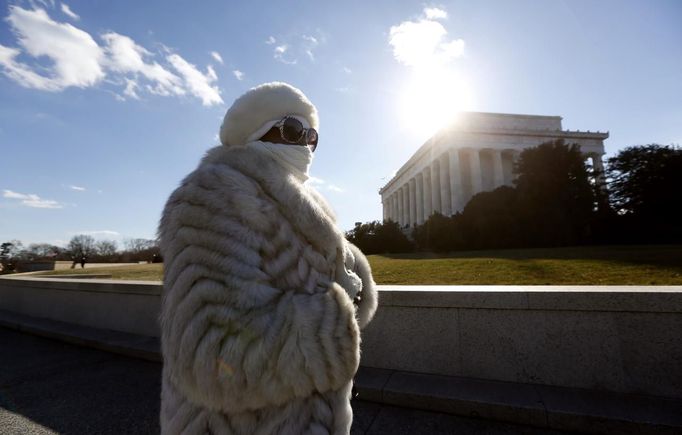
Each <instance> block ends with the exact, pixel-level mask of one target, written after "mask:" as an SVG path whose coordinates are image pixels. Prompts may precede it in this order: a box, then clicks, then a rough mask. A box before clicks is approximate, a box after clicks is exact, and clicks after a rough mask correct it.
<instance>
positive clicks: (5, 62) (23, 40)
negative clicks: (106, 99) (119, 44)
mask: <svg viewBox="0 0 682 435" xmlns="http://www.w3.org/2000/svg"><path fill="white" fill-rule="evenodd" d="M7 21H8V22H9V24H10V27H11V29H12V33H14V35H15V37H16V38H17V42H18V44H19V46H20V47H21V49H23V51H25V52H26V53H27V54H29V55H31V56H32V57H34V58H39V57H43V56H44V57H47V58H48V59H50V61H51V62H52V65H50V66H49V67H47V68H41V67H37V66H36V69H39V70H40V69H46V70H47V75H43V74H39V73H37V72H35V71H34V69H33V68H31V66H29V65H27V64H25V63H22V62H19V61H17V60H16V57H17V56H18V55H19V54H20V53H21V52H22V50H20V49H16V48H10V47H5V46H2V45H0V66H2V68H3V72H4V73H5V74H6V75H7V76H8V77H10V78H11V79H13V80H15V81H16V82H17V83H19V84H20V85H22V86H24V87H27V88H34V89H40V90H44V91H60V90H62V89H64V88H67V87H69V86H75V87H80V88H85V87H89V86H93V85H95V84H96V83H97V82H99V81H100V80H102V79H103V78H104V75H105V73H104V71H103V69H102V66H101V62H102V58H103V53H102V50H101V49H100V47H99V46H98V45H97V43H96V42H95V40H94V39H92V37H91V36H90V35H89V34H88V33H87V32H84V31H83V30H80V29H78V28H76V27H74V26H72V25H71V24H66V23H58V22H56V21H53V20H52V19H51V18H50V17H49V16H48V15H47V12H45V11H44V10H43V9H36V10H26V9H22V8H20V7H18V6H10V8H9V16H8V17H7Z"/></svg>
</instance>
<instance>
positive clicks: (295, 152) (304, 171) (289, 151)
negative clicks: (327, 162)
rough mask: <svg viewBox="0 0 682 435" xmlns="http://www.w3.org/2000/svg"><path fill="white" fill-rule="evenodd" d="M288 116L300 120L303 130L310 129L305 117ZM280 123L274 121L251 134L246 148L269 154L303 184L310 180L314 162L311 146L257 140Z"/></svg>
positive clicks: (266, 123) (268, 122)
mask: <svg viewBox="0 0 682 435" xmlns="http://www.w3.org/2000/svg"><path fill="white" fill-rule="evenodd" d="M287 116H291V117H292V118H296V119H298V120H299V121H300V122H301V124H302V125H303V128H310V123H309V122H308V120H307V119H305V118H304V117H302V116H297V115H287ZM278 121H279V120H277V119H273V120H270V121H267V122H265V123H264V124H263V125H261V126H260V128H258V129H257V130H256V131H254V132H253V133H251V135H250V136H249V137H248V139H247V141H248V143H247V144H246V146H249V147H252V148H255V149H257V150H259V151H261V152H263V153H265V154H268V155H269V156H271V157H272V158H273V159H275V160H276V161H277V163H279V164H280V165H282V166H284V168H286V170H287V171H288V172H289V173H291V174H293V175H294V176H295V177H296V178H298V179H299V180H301V183H303V182H305V181H306V180H308V178H309V175H308V169H309V168H310V163H311V162H312V161H313V152H312V151H311V150H310V147H309V146H307V145H306V146H302V145H295V144H291V145H288V144H281V143H272V142H263V141H260V140H257V139H259V138H261V137H263V135H264V134H265V133H267V132H268V130H270V129H271V128H272V127H273V126H274V125H275V124H276V123H277V122H278Z"/></svg>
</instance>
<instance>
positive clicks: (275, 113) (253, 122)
mask: <svg viewBox="0 0 682 435" xmlns="http://www.w3.org/2000/svg"><path fill="white" fill-rule="evenodd" d="M285 115H295V116H296V117H297V118H299V119H301V118H302V120H305V121H307V124H309V126H310V127H312V128H314V129H316V130H317V129H318V126H319V123H318V119H317V109H316V108H315V106H314V105H313V103H311V102H310V100H308V98H306V96H305V95H303V92H301V91H300V90H298V89H296V88H295V87H293V86H291V85H289V84H287V83H282V82H272V83H265V84H262V85H260V86H256V87H255V88H252V89H250V90H249V91H247V92H246V93H245V94H244V95H242V96H241V97H239V98H237V99H236V100H235V101H234V103H232V107H230V108H229V109H227V113H225V118H224V119H223V125H222V126H220V142H222V144H223V145H227V146H243V145H245V144H246V143H248V142H249V141H251V140H254V139H258V138H260V137H262V135H263V134H265V133H266V132H267V131H268V130H269V129H270V128H272V125H274V124H275V122H277V121H279V120H280V119H282V118H283V117H284V116H285ZM304 124H305V123H304ZM256 136H257V137H256Z"/></svg>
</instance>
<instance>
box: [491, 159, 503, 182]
mask: <svg viewBox="0 0 682 435" xmlns="http://www.w3.org/2000/svg"><path fill="white" fill-rule="evenodd" d="M492 153H493V189H497V188H498V187H500V186H502V185H504V168H503V167H502V151H501V150H492Z"/></svg>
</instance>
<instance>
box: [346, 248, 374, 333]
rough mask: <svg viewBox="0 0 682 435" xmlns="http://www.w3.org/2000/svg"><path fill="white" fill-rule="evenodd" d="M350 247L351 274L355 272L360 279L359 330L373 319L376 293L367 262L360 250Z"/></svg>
mask: <svg viewBox="0 0 682 435" xmlns="http://www.w3.org/2000/svg"><path fill="white" fill-rule="evenodd" d="M348 244H349V245H350V249H351V252H352V253H353V256H354V257H355V266H354V268H353V272H355V273H356V274H357V275H358V276H359V277H360V279H362V299H361V301H360V305H359V306H358V313H357V316H358V324H359V326H360V328H361V329H362V328H364V327H365V326H367V324H368V323H369V322H370V321H371V320H372V317H374V313H375V312H376V310H377V305H378V303H379V298H378V293H377V290H376V287H375V285H376V284H375V283H374V278H372V269H371V268H370V267H369V262H368V261H367V257H365V254H363V253H362V251H360V248H358V247H357V246H355V245H353V244H352V243H348Z"/></svg>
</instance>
